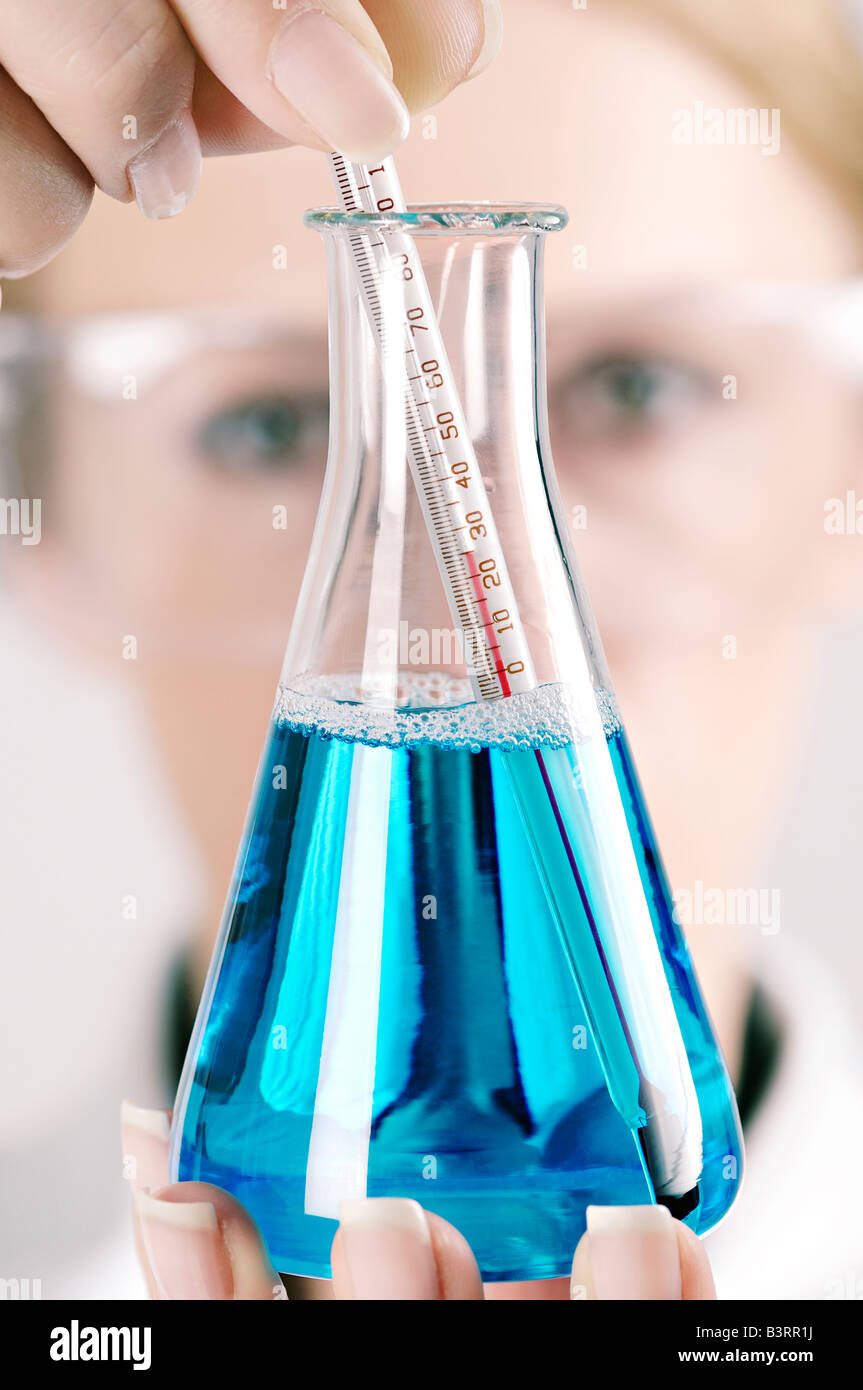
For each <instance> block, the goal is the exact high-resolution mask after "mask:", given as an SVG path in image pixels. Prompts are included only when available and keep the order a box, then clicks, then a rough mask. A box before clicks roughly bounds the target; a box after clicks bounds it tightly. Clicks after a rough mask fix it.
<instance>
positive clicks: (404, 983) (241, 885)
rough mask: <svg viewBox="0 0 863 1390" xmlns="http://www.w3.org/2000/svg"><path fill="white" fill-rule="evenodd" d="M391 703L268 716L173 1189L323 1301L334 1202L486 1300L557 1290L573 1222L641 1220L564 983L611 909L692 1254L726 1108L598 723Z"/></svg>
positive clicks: (192, 1056)
mask: <svg viewBox="0 0 863 1390" xmlns="http://www.w3.org/2000/svg"><path fill="white" fill-rule="evenodd" d="M409 694H410V695H411V696H412V698H411V699H409V700H408V702H407V704H406V706H405V708H404V709H402V710H399V711H396V712H393V711H392V710H381V711H377V710H369V708H368V707H367V706H362V705H358V704H356V703H354V702H352V701H350V700H333V699H328V698H326V697H325V696H324V695H322V694H321V693H320V692H318V691H314V690H312V691H309V690H306V691H305V692H301V693H297V692H292V691H282V692H281V694H280V698H279V701H278V702H277V706H276V715H275V717H274V721H273V724H272V727H271V731H270V735H269V739H268V742H267V744H266V746H265V749H264V754H263V758H262V762H261V768H260V771H259V776H258V783H257V787H256V793H255V798H254V801H253V804H252V807H251V809H250V815H249V821H248V825H247V829H246V832H245V836H244V842H243V845H242V847H241V852H240V855H239V859H238V866H237V871H236V876H235V882H234V886H233V889H232V895H231V899H230V901H229V904H228V909H227V913H226V918H225V922H224V923H223V928H222V933H221V937H220V945H219V947H218V948H217V957H216V960H215V961H214V966H213V969H212V971H211V976H210V980H209V981H208V986H207V989H206V990H205V993H204V997H203V999H202V1003H201V1009H200V1011H199V1017H198V1023H197V1025H196V1029H195V1034H194V1036H193V1039H192V1043H191V1046H190V1052H189V1057H188V1059H187V1065H186V1070H185V1072H184V1077H183V1080H182V1082H181V1087H180V1093H179V1095H178V1102H177V1108H176V1127H175V1136H174V1152H173V1168H174V1174H175V1176H176V1177H178V1178H179V1179H180V1180H186V1179H193V1178H194V1179H201V1180H204V1181H208V1182H214V1183H216V1184H217V1185H219V1186H221V1187H224V1188H227V1189H228V1190H229V1191H231V1192H233V1193H234V1194H235V1195H236V1196H237V1198H238V1199H239V1200H240V1201H242V1202H243V1203H245V1205H246V1206H247V1207H248V1208H249V1209H250V1210H251V1212H252V1214H253V1215H254V1217H255V1218H256V1220H257V1222H258V1224H259V1225H260V1227H261V1229H262V1231H263V1233H264V1235H265V1238H266V1240H267V1243H268V1246H269V1249H270V1253H271V1257H272V1259H273V1262H274V1264H275V1265H276V1267H277V1268H279V1269H280V1270H282V1271H284V1272H291V1273H297V1274H311V1275H317V1276H323V1277H326V1276H328V1275H329V1273H330V1267H329V1250H330V1245H331V1243H332V1238H333V1235H334V1233H335V1230H336V1220H337V1215H338V1203H339V1201H340V1200H341V1199H342V1198H343V1197H351V1196H361V1195H369V1196H376V1195H380V1196H409V1197H414V1198H416V1199H417V1200H418V1201H420V1202H422V1203H423V1205H424V1206H426V1207H427V1208H429V1209H430V1210H433V1211H436V1212H438V1213H439V1214H440V1215H441V1216H443V1217H445V1218H446V1219H447V1220H449V1221H451V1222H452V1223H453V1224H454V1225H456V1226H457V1227H458V1228H459V1229H460V1230H461V1231H462V1232H463V1233H464V1235H465V1236H466V1237H467V1239H468V1240H469V1242H470V1244H471V1246H472V1248H473V1250H474V1253H475V1254H476V1256H477V1259H478V1262H479V1265H480V1269H481V1271H482V1273H483V1277H484V1278H485V1279H487V1280H496V1279H532V1278H547V1277H552V1276H554V1275H562V1274H567V1273H568V1271H569V1267H570V1263H571V1260H572V1252H573V1249H574V1247H575V1244H576V1242H577V1240H578V1238H579V1236H580V1235H581V1233H582V1232H583V1230H584V1225H585V1218H584V1212H585V1208H586V1206H587V1205H588V1204H590V1203H599V1204H611V1203H614V1204H622V1203H642V1202H651V1201H653V1200H654V1192H653V1189H652V1187H651V1184H650V1182H649V1181H648V1177H647V1176H646V1172H645V1168H644V1165H643V1160H642V1153H641V1147H640V1145H639V1143H638V1142H637V1140H636V1138H635V1136H634V1134H633V1132H632V1129H631V1128H630V1126H629V1124H628V1123H627V1121H626V1120H625V1119H624V1113H626V1114H629V1115H630V1120H631V1119H632V1114H635V1115H638V1113H640V1112H639V1110H638V1106H639V1095H638V1089H637V1079H636V1080H633V1078H632V1077H631V1076H629V1075H628V1074H627V1072H626V1067H625V1065H622V1066H621V1067H620V1069H619V1070H617V1071H616V1072H614V1074H613V1077H612V1081H613V1084H612V1091H613V1092H614V1093H615V1100H616V1102H617V1106H616V1105H615V1104H614V1103H613V1102H612V1099H611V1096H610V1094H609V1085H608V1075H607V1073H608V1068H607V1067H606V1070H605V1071H604V1070H603V1065H602V1061H601V1056H600V1051H599V1050H598V1048H597V1046H596V1041H595V1036H594V1031H595V1030H601V1031H602V1033H603V1034H606V1032H608V1033H609V1034H610V1033H611V1032H612V1030H613V1027H614V1025H615V1024H616V1022H617V1015H616V1014H614V1012H613V1009H612V1002H611V1000H610V998H609V999H608V1000H606V999H605V998H604V997H602V991H601V990H595V991H594V993H593V995H592V999H591V1000H588V1004H589V1005H590V1007H588V1008H586V1007H585V1002H584V1000H583V998H582V994H581V993H580V991H579V988H578V987H577V984H576V979H575V975H574V972H573V968H572V961H573V959H574V956H575V958H577V957H578V953H580V952H581V953H586V952H587V951H589V950H590V949H591V946H590V940H591V938H590V937H589V936H588V934H587V921H588V918H593V919H595V924H596V927H597V929H598V930H599V931H601V932H602V931H605V930H606V929H607V930H608V932H609V940H611V939H612V938H613V930H618V931H619V930H620V929H621V920H620V919H621V912H623V916H624V918H625V919H626V920H624V921H623V930H624V931H628V930H630V927H629V924H628V919H629V917H632V916H633V912H632V909H633V907H635V908H636V909H637V911H636V912H635V913H634V915H635V916H636V917H637V916H638V915H639V913H641V914H643V918H644V921H646V922H647V932H648V935H649V936H650V944H651V947H652V943H653V941H658V943H659V948H660V955H661V965H660V973H661V974H662V972H664V976H663V978H664V979H665V980H667V983H668V987H669V989H670V996H671V1002H672V1004H673V1014H672V1022H673V1017H674V1014H676V1018H677V1022H678V1023H679V1025H680V1031H681V1033H682V1036H683V1040H684V1042H685V1045H686V1053H687V1056H688V1059H689V1065H690V1067H691V1071H692V1077H693V1080H694V1084H695V1092H696V1094H697V1098H698V1108H699V1109H700V1112H701V1124H702V1127H703V1150H702V1149H699V1154H700V1161H701V1165H702V1167H701V1173H700V1180H699V1196H700V1201H699V1204H698V1206H697V1207H696V1209H695V1210H694V1211H693V1212H692V1213H691V1215H690V1216H689V1217H688V1218H687V1221H688V1224H690V1225H692V1226H693V1227H694V1228H695V1229H697V1230H699V1231H704V1230H707V1229H709V1228H710V1226H712V1225H713V1224H715V1222H716V1221H717V1220H718V1219H719V1218H720V1217H721V1216H722V1215H723V1214H724V1212H725V1211H726V1210H727V1208H728V1206H729V1205H730V1203H731V1200H732V1199H733V1196H734V1192H735V1190H736V1187H737V1183H738V1178H739V1163H740V1149H739V1136H738V1132H737V1124H736V1115H735V1109H734V1103H733V1097H732V1095H731V1092H730V1088H729V1085H728V1081H727V1077H726V1074H725V1070H724V1067H723V1064H722V1061H721V1059H720V1057H719V1055H718V1053H717V1051H716V1048H715V1044H714V1042H713V1039H712V1036H711V1033H710V1029H709V1025H708V1023H707V1020H706V1016H705V1014H704V1009H703V1005H702V1003H701V1000H700V996H699V994H698V990H697V986H696V985H695V982H694V978H693V976H692V973H691V968H690V965H689V960H688V955H687V952H686V949H685V947H684V945H683V943H682V941H681V939H680V935H679V932H678V929H677V927H676V926H675V925H674V923H673V921H672V917H671V910H670V906H669V901H668V895H667V892H666V889H665V886H664V883H663V880H662V876H661V868H660V865H659V862H658V858H657V854H656V849H655V845H654V843H653V838H652V835H651V832H650V828H649V825H648V822H647V819H646V816H645V813H644V809H643V804H642V801H641V798H640V795H639V793H638V788H637V784H636V782H635V777H634V772H633V770H632V765H631V760H630V758H629V755H628V751H627V747H626V742H625V737H624V735H623V733H622V730H621V729H620V726H619V723H618V722H617V721H616V719H615V718H614V714H613V709H612V707H611V705H610V703H606V702H603V700H602V699H601V698H600V701H599V707H598V708H599V713H598V714H597V712H596V710H594V711H593V712H592V715H591V712H590V711H584V710H581V711H579V710H577V709H576V708H575V705H574V703H573V701H572V698H571V696H569V695H568V693H567V692H565V691H562V690H560V689H558V688H555V687H545V688H543V689H542V690H541V691H538V692H536V694H535V695H527V696H519V697H513V699H512V700H509V701H505V702H498V703H497V704H495V705H491V706H489V705H480V706H475V705H470V704H468V705H464V706H461V707H459V708H457V709H450V708H442V707H440V706H441V702H443V701H446V700H447V699H449V698H450V697H451V692H449V693H448V692H447V690H446V689H445V687H443V686H442V687H441V688H440V689H431V690H430V689H429V688H428V687H425V688H423V689H418V690H414V691H412V692H409ZM432 700H436V701H437V702H438V703H437V704H436V705H431V707H430V702H431V701H432ZM517 700H518V701H519V704H518V705H517V704H516V701H517ZM538 750H539V751H541V753H542V757H543V759H544V763H543V767H544V769H545V774H546V778H547V779H550V781H551V782H552V783H553V784H554V787H555V789H556V793H557V795H558V798H559V804H560V806H561V807H562V808H563V811H562V814H563V815H564V816H565V820H566V832H567V835H568V837H569V841H570V842H571V844H572V846H573V848H574V851H575V854H576V857H577V859H578V861H579V864H580V868H581V873H582V878H583V883H584V885H585V892H586V898H585V903H586V908H583V907H582V906H581V905H580V904H579V901H578V900H577V899H575V898H574V897H573V898H572V899H571V900H569V899H567V902H566V911H565V913H564V916H565V918H566V922H565V929H564V931H563V932H562V931H561V924H560V922H559V921H558V920H556V916H555V913H554V912H553V911H552V910H551V907H550V903H549V896H548V893H547V891H546V888H545V887H544V886H543V883H544V880H543V876H542V870H541V865H538V860H537V855H536V848H535V846H533V845H532V843H531V834H530V833H528V831H527V829H526V825H527V824H528V823H529V822H530V821H531V818H532V817H533V818H534V822H535V824H541V817H542V816H543V815H544V814H547V805H548V802H547V795H546V793H545V792H544V791H543V786H544V784H543V782H542V781H541V780H540V779H539V776H538V771H537V769H538V766H539V763H538V759H537V751H538ZM544 797H545V800H543V798H544ZM532 807H533V810H532V809H531V808H532ZM526 817H527V820H526ZM604 822H607V824H604ZM612 823H613V824H615V825H617V826H618V830H617V831H615V833H608V829H607V827H608V826H610V825H611V824H612ZM621 826H622V827H623V829H622V832H621V831H620V829H619V827H621ZM621 834H622V838H621ZM615 856H617V857H618V858H619V859H620V863H619V864H618V863H615ZM624 859H626V863H625V864H624V862H623V860H624ZM633 865H636V866H637V868H635V869H633ZM627 876H628V879H629V887H628V890H627V892H628V893H629V897H628V898H626V896H625V895H624V898H623V899H621V898H620V896H619V894H618V892H617V889H616V887H615V885H616V884H617V883H618V882H619V881H620V880H622V879H623V878H625V877H627ZM633 894H635V895H636V896H637V898H638V901H637V902H634V900H633V896H632V895H633ZM621 904H622V906H621ZM558 916H560V913H559V912H558ZM582 918H583V919H584V920H582ZM613 918H614V919H615V920H614V921H612V919H613ZM634 949H635V950H636V951H637V950H638V943H637V941H636V942H635V943H634ZM635 974H636V976H638V974H639V972H638V971H636V972H635ZM649 1002H650V1001H649V1000H648V1003H649ZM634 1007H635V1004H633V1008H634ZM591 1018H592V1024H591ZM630 1111H631V1112H632V1114H630Z"/></svg>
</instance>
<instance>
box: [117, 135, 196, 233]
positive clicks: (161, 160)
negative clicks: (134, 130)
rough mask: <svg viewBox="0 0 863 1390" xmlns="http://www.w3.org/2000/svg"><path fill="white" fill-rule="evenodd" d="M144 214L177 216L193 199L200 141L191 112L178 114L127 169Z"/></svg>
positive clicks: (157, 217) (156, 217) (155, 217)
mask: <svg viewBox="0 0 863 1390" xmlns="http://www.w3.org/2000/svg"><path fill="white" fill-rule="evenodd" d="M127 173H128V175H129V182H130V184H131V185H132V192H133V193H134V194H135V201H136V202H137V204H138V207H139V208H140V209H141V211H142V213H143V214H144V216H145V217H152V218H154V219H161V218H163V217H176V215H177V213H178V212H182V211H183V208H185V207H187V206H188V204H189V203H190V202H191V201H192V199H193V198H194V196H195V193H196V192H197V188H198V182H199V180H200V177H201V144H200V141H199V140H198V132H197V130H196V129H195V122H194V121H193V119H192V116H191V113H190V112H188V111H186V112H184V113H183V115H182V116H178V117H177V119H176V120H175V121H172V122H171V124H170V125H169V126H166V127H165V129H164V130H163V131H162V134H161V135H160V136H158V138H157V139H155V140H154V141H153V143H152V144H151V145H148V146H147V148H146V149H144V150H142V151H141V153H140V154H136V155H135V158H134V159H133V160H131V161H130V163H129V167H128V170H127Z"/></svg>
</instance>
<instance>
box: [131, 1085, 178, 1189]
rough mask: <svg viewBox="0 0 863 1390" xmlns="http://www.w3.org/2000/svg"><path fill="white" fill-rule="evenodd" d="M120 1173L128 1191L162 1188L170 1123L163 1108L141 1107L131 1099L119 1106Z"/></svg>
mask: <svg viewBox="0 0 863 1390" xmlns="http://www.w3.org/2000/svg"><path fill="white" fill-rule="evenodd" d="M120 1128H121V1131H122V1136H123V1175H124V1177H126V1178H127V1179H128V1181H129V1182H130V1183H131V1184H132V1190H133V1191H137V1189H138V1188H141V1187H147V1188H150V1189H151V1190H152V1189H153V1188H157V1187H164V1186H165V1184H166V1182H167V1181H168V1154H169V1149H170V1143H171V1123H170V1119H169V1117H168V1112H167V1111H166V1110H144V1109H143V1108H142V1107H141V1106H139V1105H133V1104H132V1102H131V1101H128V1100H124V1101H123V1103H122V1105H121V1106H120Z"/></svg>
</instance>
